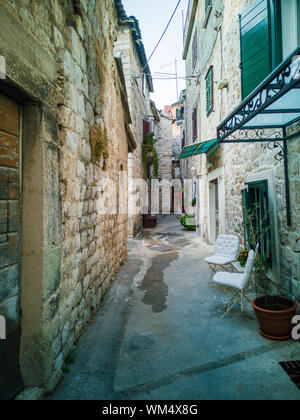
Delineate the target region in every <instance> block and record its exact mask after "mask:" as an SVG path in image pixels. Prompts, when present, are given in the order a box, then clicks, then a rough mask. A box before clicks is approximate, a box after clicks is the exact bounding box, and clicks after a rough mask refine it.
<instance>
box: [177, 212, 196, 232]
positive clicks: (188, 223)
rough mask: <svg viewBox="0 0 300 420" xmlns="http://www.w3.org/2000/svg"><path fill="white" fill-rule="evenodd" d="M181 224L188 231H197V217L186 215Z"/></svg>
mask: <svg viewBox="0 0 300 420" xmlns="http://www.w3.org/2000/svg"><path fill="white" fill-rule="evenodd" d="M180 223H181V224H182V226H183V227H184V228H185V229H186V230H188V231H191V232H195V231H196V230H197V228H196V219H195V216H188V215H184V216H182V218H181V219H180Z"/></svg>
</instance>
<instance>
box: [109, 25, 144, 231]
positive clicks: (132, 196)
mask: <svg viewBox="0 0 300 420" xmlns="http://www.w3.org/2000/svg"><path fill="white" fill-rule="evenodd" d="M115 55H116V56H120V57H121V59H122V63H123V68H124V74H125V80H126V88H127V94H128V100H129V107H130V113H131V117H132V124H131V131H132V134H133V137H134V139H135V142H136V146H137V147H136V150H135V151H134V152H133V153H129V159H128V182H129V197H128V199H129V217H128V234H129V236H132V237H134V236H136V235H137V234H138V233H139V232H140V231H141V229H142V221H143V218H142V214H141V211H138V212H136V209H137V208H138V204H139V203H138V200H137V197H138V186H137V184H136V182H135V180H137V179H146V178H147V167H146V163H145V162H143V160H142V144H143V120H146V121H147V120H148V118H149V115H150V114H151V111H150V92H149V86H148V84H147V83H144V86H143V79H142V78H141V75H142V74H143V71H144V69H143V65H142V63H141V61H140V58H139V56H138V53H137V49H136V46H135V41H134V40H133V38H132V29H131V27H130V26H128V24H126V23H120V24H119V27H118V40H117V43H116V46H115ZM136 213H137V214H136Z"/></svg>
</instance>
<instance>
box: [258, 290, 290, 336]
mask: <svg viewBox="0 0 300 420" xmlns="http://www.w3.org/2000/svg"><path fill="white" fill-rule="evenodd" d="M252 307H253V309H254V311H255V314H256V316H257V319H258V322H259V324H260V330H259V332H260V334H261V335H262V336H263V337H265V338H268V339H269V340H276V341H284V340H288V339H290V338H291V333H292V328H293V325H292V319H293V317H294V316H295V314H296V310H297V304H296V302H294V301H292V300H290V299H287V298H284V297H280V296H274V297H267V298H265V297H260V298H257V299H254V300H253V302H252Z"/></svg>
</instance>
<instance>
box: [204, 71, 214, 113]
mask: <svg viewBox="0 0 300 420" xmlns="http://www.w3.org/2000/svg"><path fill="white" fill-rule="evenodd" d="M213 78H214V70H213V67H211V68H210V69H209V71H208V73H207V76H206V79H205V80H206V115H207V116H209V115H210V114H211V113H212V111H213V101H214V80H213Z"/></svg>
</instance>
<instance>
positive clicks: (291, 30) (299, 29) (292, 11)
mask: <svg viewBox="0 0 300 420" xmlns="http://www.w3.org/2000/svg"><path fill="white" fill-rule="evenodd" d="M277 13H280V14H281V16H280V18H281V19H280V22H279V25H280V24H281V25H280V27H279V28H278V31H280V30H281V35H282V56H283V59H285V58H287V57H288V56H289V55H290V54H291V53H292V52H293V51H294V50H295V49H296V48H297V47H298V45H300V1H299V0H281V7H280V10H278V9H277Z"/></svg>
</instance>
